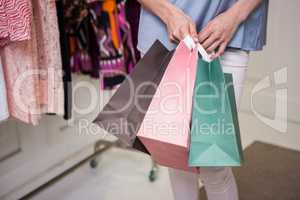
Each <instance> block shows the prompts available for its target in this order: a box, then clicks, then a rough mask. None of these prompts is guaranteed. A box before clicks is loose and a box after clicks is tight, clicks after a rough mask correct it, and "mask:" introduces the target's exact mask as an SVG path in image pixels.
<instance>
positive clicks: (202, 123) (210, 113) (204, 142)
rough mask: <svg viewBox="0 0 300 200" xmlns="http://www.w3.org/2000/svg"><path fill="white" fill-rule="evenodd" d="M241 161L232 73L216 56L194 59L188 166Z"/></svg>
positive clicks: (236, 163) (234, 164)
mask: <svg viewBox="0 0 300 200" xmlns="http://www.w3.org/2000/svg"><path fill="white" fill-rule="evenodd" d="M242 160H243V154H242V146H241V139H240V129H239V123H238V116H237V108H236V103H235V96H234V88H233V84H232V75H231V74H224V73H223V70H222V68H221V64H220V61H219V59H216V60H214V61H212V62H210V63H208V62H205V61H204V60H202V59H198V66H197V77H196V82H195V87H194V96H193V112H192V123H191V142H190V152H189V165H190V166H192V167H195V166H198V167H209V166H240V165H241V163H242Z"/></svg>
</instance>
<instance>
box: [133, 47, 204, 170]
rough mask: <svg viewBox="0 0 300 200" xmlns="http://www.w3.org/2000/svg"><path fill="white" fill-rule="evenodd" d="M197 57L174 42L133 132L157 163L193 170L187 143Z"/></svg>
mask: <svg viewBox="0 0 300 200" xmlns="http://www.w3.org/2000/svg"><path fill="white" fill-rule="evenodd" d="M197 58H198V53H197V50H196V49H194V50H190V49H189V48H188V47H187V46H186V45H185V43H184V42H183V41H182V42H181V43H180V44H179V45H178V47H177V48H176V51H175V53H174V55H173V57H172V59H171V61H170V63H169V65H168V67H167V69H166V71H165V74H164V76H163V78H162V80H161V82H160V84H159V86H158V88H157V91H156V93H155V95H154V96H153V99H152V102H151V104H150V106H149V108H148V111H147V113H146V115H145V118H144V120H143V123H142V125H141V127H140V129H139V131H138V134H137V136H138V137H139V139H140V140H141V141H142V142H143V144H144V145H145V146H146V148H147V150H148V151H149V152H150V154H151V155H152V158H153V159H154V160H155V161H156V162H157V163H159V164H161V165H164V166H168V167H172V168H177V169H181V170H186V171H193V172H198V170H197V169H196V168H191V167H189V166H188V145H189V134H190V120H191V111H192V96H193V88H194V82H195V78H196V66H197Z"/></svg>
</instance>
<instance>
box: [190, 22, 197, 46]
mask: <svg viewBox="0 0 300 200" xmlns="http://www.w3.org/2000/svg"><path fill="white" fill-rule="evenodd" d="M189 33H190V35H191V37H192V38H193V39H194V41H195V42H198V41H199V39H198V34H197V30H196V24H194V23H190V24H189Z"/></svg>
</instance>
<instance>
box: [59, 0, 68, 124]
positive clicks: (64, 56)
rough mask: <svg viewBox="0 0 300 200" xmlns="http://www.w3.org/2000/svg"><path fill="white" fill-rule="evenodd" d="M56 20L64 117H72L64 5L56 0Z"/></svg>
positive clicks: (60, 0)
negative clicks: (60, 60)
mask: <svg viewBox="0 0 300 200" xmlns="http://www.w3.org/2000/svg"><path fill="white" fill-rule="evenodd" d="M56 10H57V20H58V26H59V34H60V49H61V58H62V67H63V84H64V119H66V120H68V119H71V117H72V75H71V65H70V49H69V45H68V37H67V33H66V30H65V21H64V7H63V1H62V0H58V1H56Z"/></svg>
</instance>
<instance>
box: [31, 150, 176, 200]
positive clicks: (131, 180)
mask: <svg viewBox="0 0 300 200" xmlns="http://www.w3.org/2000/svg"><path fill="white" fill-rule="evenodd" d="M98 158H99V163H98V167H97V168H95V169H92V168H91V167H90V165H89V163H86V164H84V165H83V166H81V167H80V168H79V169H77V170H75V171H74V172H73V173H71V174H70V175H68V176H66V177H64V178H63V179H62V180H60V181H58V182H57V183H55V184H53V185H51V186H50V187H48V188H46V189H45V190H42V191H40V192H39V193H38V194H35V196H33V197H31V198H30V199H33V200H53V199H56V200H83V199H88V200H117V199H130V200H153V199H163V200H172V199H173V197H172V192H171V189H170V186H169V184H170V182H169V176H168V171H167V169H166V168H164V167H159V171H158V177H157V180H156V181H154V182H150V181H149V179H148V174H149V171H150V169H151V166H152V163H151V160H150V159H149V157H148V156H145V155H144V154H142V153H135V152H132V151H127V150H120V149H116V148H114V149H111V150H108V151H107V152H105V153H104V154H103V155H101V156H99V157H98Z"/></svg>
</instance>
